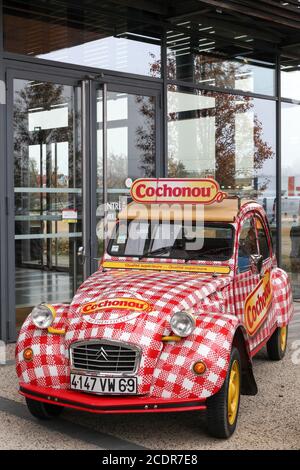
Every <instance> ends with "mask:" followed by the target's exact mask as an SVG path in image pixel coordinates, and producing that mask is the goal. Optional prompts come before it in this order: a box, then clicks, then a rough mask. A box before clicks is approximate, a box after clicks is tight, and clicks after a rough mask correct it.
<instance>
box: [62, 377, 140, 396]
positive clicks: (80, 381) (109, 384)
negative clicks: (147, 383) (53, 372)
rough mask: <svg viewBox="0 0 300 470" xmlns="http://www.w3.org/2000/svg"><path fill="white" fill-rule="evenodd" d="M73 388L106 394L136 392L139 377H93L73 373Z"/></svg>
mask: <svg viewBox="0 0 300 470" xmlns="http://www.w3.org/2000/svg"><path fill="white" fill-rule="evenodd" d="M71 389H72V390H80V391H82V392H90V393H99V394H106V395H110V394H116V395H122V394H124V395H130V394H136V393H137V377H92V376H90V375H89V376H87V375H81V374H71Z"/></svg>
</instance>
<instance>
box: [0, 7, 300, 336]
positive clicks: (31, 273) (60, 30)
mask: <svg viewBox="0 0 300 470" xmlns="http://www.w3.org/2000/svg"><path fill="white" fill-rule="evenodd" d="M125 3H128V2H124V4H125ZM158 3H159V2H158ZM153 8H154V6H153ZM155 8H158V7H157V6H156V7H155ZM201 21H202V22H201V23H200V20H199V21H198V19H197V18H196V19H195V21H194V23H193V24H192V23H191V21H190V20H188V21H185V22H180V21H179V20H178V21H177V20H173V22H172V26H171V25H170V24H168V25H164V24H162V23H161V22H157V23H155V22H153V24H151V22H147V21H146V20H145V18H143V16H142V15H139V14H137V10H134V11H133V13H132V11H129V9H128V8H127V7H126V6H122V7H120V5H119V4H118V2H104V3H103V4H102V3H101V5H99V4H98V3H97V2H93V1H90V2H73V4H72V5H71V4H70V2H64V1H60V2H57V1H56V0H48V1H47V2H37V1H35V0H30V1H27V2H25V1H23V0H16V1H8V0H4V1H3V28H2V29H3V61H2V63H1V67H2V69H1V70H2V72H3V75H2V76H3V77H4V76H5V73H6V81H7V83H6V85H7V89H8V92H7V100H6V102H5V106H6V108H5V110H6V112H7V114H6V115H7V116H8V117H7V136H6V137H7V146H6V147H5V145H6V144H5V139H2V142H1V145H2V153H3V155H6V156H7V157H6V159H5V163H4V165H5V171H7V174H8V175H9V170H8V168H9V166H10V163H11V162H12V161H13V178H12V181H13V183H12V184H11V185H10V182H9V181H10V180H9V177H8V183H7V188H6V189H5V191H6V194H5V196H7V198H8V200H9V198H11V197H12V195H13V200H14V209H13V212H14V214H13V224H12V225H11V227H13V229H12V228H11V229H9V227H10V225H9V223H8V224H7V231H9V230H11V231H10V232H7V233H8V235H7V239H8V240H9V239H10V238H11V239H13V243H14V246H13V248H8V252H9V254H11V255H12V258H13V259H15V267H14V272H13V273H12V274H11V276H14V278H13V279H14V283H13V284H12V285H13V286H14V291H13V292H11V293H10V295H11V296H12V298H13V299H15V305H16V307H17V318H19V319H20V321H21V320H22V315H23V314H25V313H27V311H28V310H29V309H30V308H31V307H32V306H33V305H35V304H36V303H39V302H41V301H44V300H48V301H51V302H61V301H66V302H67V301H69V300H70V298H71V297H72V295H73V291H74V289H75V288H76V285H77V284H78V283H79V282H81V280H82V278H83V276H84V275H88V274H89V270H88V269H87V268H86V266H87V263H86V264H85V265H84V266H82V265H80V264H79V262H78V257H77V251H78V248H79V247H81V246H83V247H84V248H86V246H87V245H88V249H87V252H88V253H89V254H90V255H91V257H92V256H94V257H99V256H101V255H102V253H103V249H104V246H103V242H101V231H103V229H104V228H103V204H104V203H105V202H108V203H109V205H111V207H112V208H116V209H118V208H119V207H120V205H121V204H122V201H124V200H126V197H127V195H128V192H129V191H128V179H131V180H133V179H135V178H138V177H143V176H146V177H153V176H170V177H205V176H213V177H214V178H216V180H218V182H219V184H220V186H221V187H222V189H224V190H226V191H227V192H229V193H230V194H232V195H239V196H241V197H246V198H254V199H257V200H258V201H259V202H261V203H262V204H263V205H264V207H265V209H266V212H267V215H268V218H269V222H270V226H271V230H272V234H273V241H274V244H276V243H277V242H280V244H279V245H276V247H277V254H278V258H279V259H280V261H281V264H282V266H283V268H285V269H286V270H287V271H288V272H289V273H290V274H291V280H292V283H293V291H294V296H295V297H299V296H300V289H299V281H300V279H299V278H300V248H299V247H300V163H299V162H300V158H299V155H298V153H299V148H300V142H299V137H298V136H299V135H300V134H299V132H298V126H299V121H300V92H299V90H300V87H299V83H300V76H299V74H300V71H299V69H298V67H294V66H292V65H289V61H288V60H287V61H286V62H285V63H283V64H282V67H281V79H280V78H279V76H280V73H279V72H280V71H279V70H278V69H279V58H278V57H276V56H275V54H274V52H269V51H268V50H263V49H261V50H260V49H259V43H256V42H255V44H254V42H253V38H252V37H251V35H250V33H249V34H241V33H240V32H239V31H235V30H233V31H232V32H229V31H226V35H227V37H226V38H225V39H224V41H223V42H222V39H220V30H218V29H217V27H212V26H211V25H210V20H209V18H206V19H205V18H203V19H201ZM196 22H198V24H197V27H195V24H196ZM217 23H218V22H216V25H217ZM220 25H221V21H220ZM220 27H221V26H220ZM249 28H250V25H249ZM249 28H248V29H249ZM229 33H230V34H231V36H232V37H231V39H230V38H229V36H230V34H229ZM260 34H261V35H262V36H263V35H264V34H265V33H264V32H260ZM266 34H267V33H266ZM23 69H24V73H23V75H22V70H23ZM15 71H17V72H16V74H15ZM14 74H15V75H14ZM47 74H48V75H49V80H48V79H47ZM40 75H42V76H43V77H44V78H43V79H40V78H39V77H40ZM52 75H53V77H52V78H50V77H51V76H52ZM28 76H30V77H31V78H28ZM45 77H46V79H45ZM56 77H60V79H56ZM69 82H70V83H69ZM87 83H88V86H87V85H86V84H87ZM279 88H280V89H279ZM0 92H1V90H0ZM122 198H123V199H122ZM280 206H281V212H280V213H279V214H278V216H277V213H278V208H280ZM8 213H9V211H8ZM6 217H8V216H7V214H6V213H5V214H4V218H6ZM5 220H6V219H5ZM8 220H9V219H8ZM278 229H280V230H278ZM87 240H88V242H87ZM95 247H96V248H95ZM90 266H96V265H95V264H94V265H92V264H90ZM85 269H86V272H84V270H85ZM89 269H90V268H89ZM90 271H91V269H90ZM25 278H26V279H25ZM0 336H1V335H0Z"/></svg>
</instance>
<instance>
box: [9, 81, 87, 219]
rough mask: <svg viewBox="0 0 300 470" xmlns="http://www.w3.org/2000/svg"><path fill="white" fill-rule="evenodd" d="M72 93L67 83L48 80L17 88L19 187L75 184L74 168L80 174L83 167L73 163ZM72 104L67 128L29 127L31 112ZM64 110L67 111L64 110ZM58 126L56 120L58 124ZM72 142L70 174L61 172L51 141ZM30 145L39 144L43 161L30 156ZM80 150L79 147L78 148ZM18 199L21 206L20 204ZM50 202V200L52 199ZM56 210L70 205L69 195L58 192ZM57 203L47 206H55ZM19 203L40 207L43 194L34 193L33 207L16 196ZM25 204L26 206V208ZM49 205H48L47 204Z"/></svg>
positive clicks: (31, 203) (15, 124)
mask: <svg viewBox="0 0 300 470" xmlns="http://www.w3.org/2000/svg"><path fill="white" fill-rule="evenodd" d="M69 101H70V96H68V94H67V93H66V92H65V87H64V86H63V85H57V84H53V83H48V82H37V81H34V82H24V86H23V88H21V89H20V90H16V91H15V100H14V115H13V125H14V161H15V186H16V187H56V188H59V187H62V188H64V187H67V186H70V187H72V179H73V176H74V175H73V171H74V170H75V171H76V174H77V175H79V174H80V168H74V167H73V165H74V163H73V152H74V148H73V125H72V117H73V111H74V110H73V108H72V106H69V104H70V103H69ZM60 106H61V108H64V109H65V107H66V106H67V107H68V123H71V125H67V126H64V127H53V128H51V129H43V128H42V125H41V126H38V125H37V127H35V128H34V129H30V128H29V115H31V116H33V117H34V113H36V112H41V111H42V112H43V111H51V110H53V109H58V108H59V107H60ZM62 112H63V111H62ZM54 125H55V123H54ZM59 142H68V155H66V156H65V158H66V161H65V162H64V164H65V165H66V166H67V168H68V174H67V175H65V174H63V173H61V172H60V173H59V168H58V165H57V166H55V160H54V156H53V155H52V151H53V147H52V146H51V144H57V143H59ZM30 146H38V151H37V152H34V154H35V155H36V156H37V157H39V160H40V161H39V162H38V161H37V160H36V159H34V158H30V153H29V152H30ZM76 150H77V151H78V149H76ZM75 161H77V162H78V166H79V165H80V164H81V160H80V159H79V158H75ZM18 202H19V204H20V205H18ZM48 202H49V201H48ZM55 204H56V205H57V207H56V209H58V208H59V209H62V208H63V207H66V206H67V205H68V195H67V194H64V193H58V194H56V195H55ZM55 204H51V207H47V209H50V208H51V209H55ZM16 205H17V206H18V209H19V210H21V209H22V208H23V210H25V211H26V210H28V209H31V210H39V209H41V207H40V205H41V201H40V195H39V194H30V207H26V205H27V204H26V200H25V198H24V197H22V196H21V197H20V200H19V201H18V200H17V198H16ZM24 206H25V207H24ZM47 206H48V204H47Z"/></svg>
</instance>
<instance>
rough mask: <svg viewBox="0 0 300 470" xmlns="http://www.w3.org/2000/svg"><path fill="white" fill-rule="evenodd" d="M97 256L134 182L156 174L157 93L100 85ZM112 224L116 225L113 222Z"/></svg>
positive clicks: (97, 92) (98, 97) (98, 109)
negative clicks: (106, 230) (105, 232)
mask: <svg viewBox="0 0 300 470" xmlns="http://www.w3.org/2000/svg"><path fill="white" fill-rule="evenodd" d="M96 103H97V109H96V115H97V119H96V120H97V136H96V153H97V170H96V172H97V183H96V193H97V201H96V236H97V243H96V246H97V252H96V253H95V255H96V256H98V257H100V256H102V254H103V250H104V243H103V231H104V226H103V224H104V219H103V216H104V212H105V210H104V207H105V208H106V210H107V211H108V217H107V225H108V229H109V225H110V221H113V218H114V215H116V214H117V213H118V211H119V210H120V209H121V207H122V205H123V204H125V203H126V202H127V200H128V197H129V187H130V182H131V181H133V180H135V179H136V178H141V177H149V178H151V177H155V176H156V175H157V174H158V165H157V152H158V146H157V141H158V131H159V124H158V120H159V115H158V109H157V107H158V103H159V93H157V92H154V91H148V90H147V91H145V90H144V89H138V88H132V87H121V86H116V85H115V86H112V85H110V86H109V85H108V86H106V85H99V86H98V87H97V90H96ZM111 225H112V224H111Z"/></svg>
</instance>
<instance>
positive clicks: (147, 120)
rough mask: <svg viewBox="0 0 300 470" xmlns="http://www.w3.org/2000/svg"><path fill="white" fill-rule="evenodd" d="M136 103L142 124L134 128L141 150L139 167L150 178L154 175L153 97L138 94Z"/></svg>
mask: <svg viewBox="0 0 300 470" xmlns="http://www.w3.org/2000/svg"><path fill="white" fill-rule="evenodd" d="M136 103H137V105H139V112H140V114H142V115H143V124H142V125H139V126H138V127H137V129H136V146H137V148H138V149H139V150H140V152H141V153H140V155H141V156H140V166H139V169H140V170H142V171H143V175H144V176H146V177H148V178H150V177H153V176H154V175H155V97H153V96H141V95H138V96H136Z"/></svg>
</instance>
